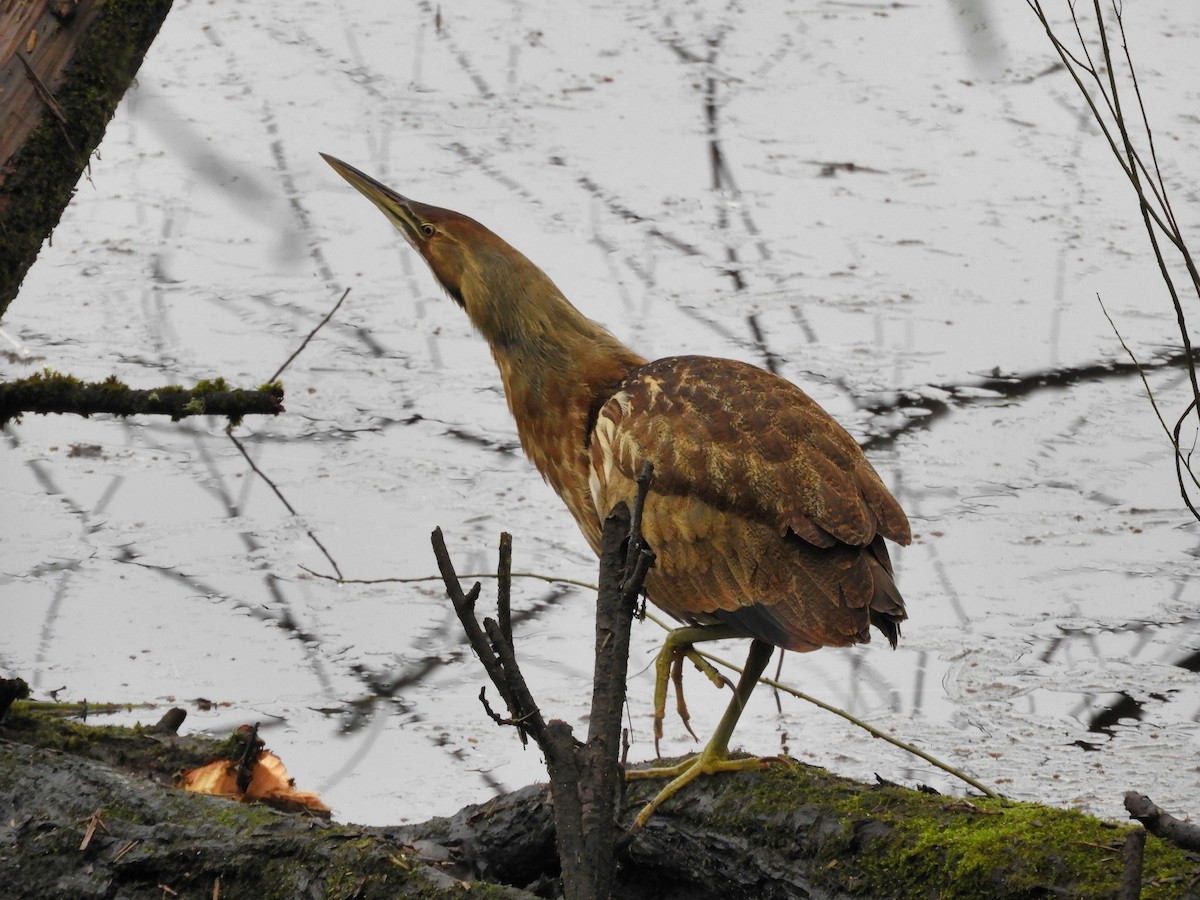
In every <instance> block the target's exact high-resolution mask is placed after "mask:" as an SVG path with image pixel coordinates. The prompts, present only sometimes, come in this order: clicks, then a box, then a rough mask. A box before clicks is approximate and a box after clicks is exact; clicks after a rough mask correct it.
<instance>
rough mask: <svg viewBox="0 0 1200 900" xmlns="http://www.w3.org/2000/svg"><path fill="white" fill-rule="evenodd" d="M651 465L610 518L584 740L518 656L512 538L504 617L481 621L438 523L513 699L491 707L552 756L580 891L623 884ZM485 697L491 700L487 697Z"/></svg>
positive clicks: (479, 649) (561, 847)
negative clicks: (630, 702)
mask: <svg viewBox="0 0 1200 900" xmlns="http://www.w3.org/2000/svg"><path fill="white" fill-rule="evenodd" d="M651 471H652V470H651V468H650V466H649V464H647V465H646V467H645V468H644V469H643V471H642V474H641V475H640V476H639V478H638V496H637V499H636V500H635V502H634V508H633V511H632V513H631V512H630V511H629V509H628V508H627V507H626V506H625V504H623V503H621V504H618V506H617V507H616V509H614V510H613V512H612V513H611V514H610V515H609V516H608V518H607V519H606V520H605V522H604V530H603V535H602V544H601V555H600V587H599V591H598V594H597V601H596V669H595V676H594V680H593V689H592V706H591V716H590V720H589V729H588V738H587V742H586V743H582V744H581V743H580V742H579V741H577V740H576V739H575V737H574V734H573V733H572V730H571V728H570V726H569V725H567V724H566V723H565V722H563V721H560V720H557V719H555V720H551V721H549V722H547V721H546V720H545V718H544V717H543V715H542V712H541V710H540V709H539V708H538V705H537V702H536V701H535V700H534V698H533V695H532V693H531V692H530V690H529V686H528V684H527V683H526V681H525V678H524V676H523V675H522V673H521V670H520V667H519V666H518V665H517V660H516V652H515V649H514V647H513V637H512V618H511V612H510V610H509V590H510V588H509V578H510V571H511V559H512V557H511V552H512V551H511V538H510V537H509V536H508V535H503V536H502V537H501V551H500V553H501V561H500V589H499V592H498V593H499V621H498V622H497V621H496V620H494V619H490V618H486V619H484V620H483V623H482V625H481V624H480V623H479V621H478V619H477V618H476V616H475V608H474V607H475V601H476V599H477V598H478V596H479V592H480V585H479V583H478V582H476V583H475V585H474V587H472V588H471V590H470V591H468V592H465V593H464V591H463V589H462V585H461V584H460V583H459V581H458V577H457V575H456V574H455V572H454V565H453V562H452V561H451V560H450V556H449V553H448V551H447V550H446V545H445V540H444V539H443V537H442V532H441V529H440V528H439V529H435V530H434V532H433V538H432V540H433V548H434V555H435V556H436V557H437V561H438V568H439V570H440V571H441V573H442V577H443V580H444V581H445V584H446V592H447V594H448V595H449V597H450V601H451V603H453V604H454V609H455V612H456V613H458V617H459V621H460V622H462V625H463V630H464V631H465V632H466V635H467V640H468V641H469V642H470V644H471V648H472V649H473V650H474V651H475V655H476V656H478V657H479V659H480V661H481V662H482V663H483V667H484V669H485V670H486V671H487V673H488V677H489V678H490V679H491V681H492V683H493V684H494V685H495V686H496V689H497V690H498V691H499V692H500V695H501V696H502V697H503V698H504V702H505V703H506V704H507V705H508V710H509V719H507V720H504V719H501V718H500V717H499V716H498V715H497V714H496V713H494V712H492V711H491V710H490V709H488V714H489V715H490V716H491V717H492V718H493V719H494V720H495V721H498V722H501V723H503V724H512V725H514V726H515V727H517V728H518V729H519V731H520V732H521V734H522V737H523V738H524V736H525V735H528V736H530V737H532V738H533V740H534V741H535V742H536V743H537V745H538V747H539V748H540V749H541V751H542V753H543V754H544V755H545V758H546V768H547V770H548V771H549V775H550V790H551V795H552V798H553V808H554V824H555V831H556V842H557V845H558V855H559V860H560V863H561V870H562V881H563V889H564V891H565V896H566V897H568V898H573V900H606V898H608V897H610V896H611V895H612V891H613V886H614V884H615V877H616V863H615V859H616V856H615V847H616V838H617V833H618V827H617V812H618V810H619V809H620V804H619V798H620V795H621V793H622V792H623V788H624V783H625V782H624V779H623V778H622V773H621V766H620V761H619V758H618V754H619V751H620V746H621V711H622V709H623V707H624V704H625V678H626V669H627V667H628V660H629V633H630V625H631V622H632V620H633V613H634V609H635V607H636V604H637V598H638V596H639V595H640V593H641V589H642V580H643V579H644V578H645V575H646V572H647V571H648V570H649V568H650V566H651V565H653V561H654V555H653V553H652V552H651V551H650V549H649V547H648V546H647V545H646V544H645V541H644V540H643V538H642V536H641V533H640V529H639V524H640V522H641V511H642V507H643V505H644V503H645V498H646V493H647V491H648V490H649V485H650V480H651ZM480 699H481V700H483V695H482V693H481V695H480ZM484 705H485V709H486V708H487V704H486V702H485V704H484Z"/></svg>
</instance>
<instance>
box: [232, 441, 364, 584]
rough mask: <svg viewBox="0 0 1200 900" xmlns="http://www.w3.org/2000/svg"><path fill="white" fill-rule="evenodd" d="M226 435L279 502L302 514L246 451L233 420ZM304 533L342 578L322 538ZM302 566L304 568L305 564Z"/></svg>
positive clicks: (311, 532)
mask: <svg viewBox="0 0 1200 900" xmlns="http://www.w3.org/2000/svg"><path fill="white" fill-rule="evenodd" d="M225 436H226V437H228V438H229V439H230V440H231V441H233V446H235V447H237V448H238V452H239V453H241V454H242V457H243V458H244V459H245V460H246V465H248V466H249V467H250V470H251V471H252V472H253V473H254V474H255V475H257V476H258V477H259V478H261V479H262V480H263V482H264V483H265V484H266V485H267V487H269V488H270V489H271V490H272V492H274V494H275V496H276V497H278V498H279V502H280V503H282V504H283V506H284V508H285V509H286V510H287V511H288V512H289V513H291V514H292V515H293V516H297V517H299V515H300V514H299V513H298V512H296V508H295V507H294V506H292V504H291V503H289V502H288V499H287V497H285V496H284V495H283V491H281V490H280V489H279V488H278V486H277V485H276V484H275V482H273V481H272V480H271V479H270V478H268V477H267V473H266V472H264V471H263V470H262V469H260V468H259V467H258V466H257V464H255V462H254V460H253V459H252V458H251V457H250V454H249V453H248V452H247V451H246V447H245V445H244V444H242V442H241V441H239V440H238V439H237V437H236V436H234V433H233V423H232V422H230V423H229V424H228V425H226V426H225ZM304 533H305V534H306V535H308V539H309V540H310V541H312V542H313V544H315V545H316V548H317V549H318V550H320V551H321V555H322V556H324V557H325V559H327V560H328V561H329V565H331V566H333V571H335V572H337V577H338V578H339V579H340V578H341V577H342V570H341V569H340V568H339V567H338V564H337V560H335V559H334V558H333V556H332V555H331V554H330V552H329V551H328V550H327V549H325V545H324V544H322V543H321V539H320V538H318V537H317V536H316V534H315V533H314V532H313V531H312V530H311V529H307V530H305V532H304ZM301 568H303V566H302V567H301Z"/></svg>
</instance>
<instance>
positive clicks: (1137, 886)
mask: <svg viewBox="0 0 1200 900" xmlns="http://www.w3.org/2000/svg"><path fill="white" fill-rule="evenodd" d="M1145 850H1146V830H1145V829H1144V828H1135V829H1134V830H1133V831H1131V832H1129V834H1128V835H1127V836H1126V838H1125V849H1124V850H1122V851H1121V857H1122V859H1123V861H1124V864H1125V865H1124V871H1123V872H1122V873H1121V886H1120V888H1118V889H1117V900H1138V898H1139V897H1141V896H1142V855H1143V853H1144V852H1145Z"/></svg>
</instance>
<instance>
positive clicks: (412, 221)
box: [321, 153, 565, 346]
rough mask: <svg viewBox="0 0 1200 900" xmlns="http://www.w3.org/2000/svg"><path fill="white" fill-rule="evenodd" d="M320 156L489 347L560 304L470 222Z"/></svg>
mask: <svg viewBox="0 0 1200 900" xmlns="http://www.w3.org/2000/svg"><path fill="white" fill-rule="evenodd" d="M321 156H322V157H323V158H324V159H325V161H326V162H327V163H329V165H331V166H333V169H334V171H336V172H337V173H338V174H339V175H341V176H342V177H343V178H345V179H346V180H347V181H348V182H350V184H351V185H353V186H354V187H355V188H356V189H357V190H358V191H359V193H361V194H362V195H363V196H365V197H366V198H367V199H368V200H370V201H371V202H372V203H374V204H375V205H376V206H377V207H379V209H380V211H381V212H382V213H383V214H384V215H385V216H387V219H388V221H389V222H391V223H392V224H393V225H394V226H395V227H396V229H397V230H398V231H399V232H400V233H401V234H402V235H404V239H405V240H406V241H408V243H409V244H410V245H411V246H412V248H413V249H414V250H416V251H417V253H419V254H421V258H422V259H424V260H425V262H426V263H427V264H428V265H429V268H430V270H431V271H432V272H433V275H434V277H435V278H436V279H437V280H438V282H439V283H440V284H441V285H442V287H443V288H444V289H445V291H446V293H447V294H449V295H450V296H451V297H452V298H453V299H454V300H455V302H457V303H458V304H459V306H461V307H463V309H465V310H466V312H467V315H468V317H469V318H470V319H471V321H472V322H473V323H474V324H475V326H476V327H477V328H479V329H480V331H482V332H483V333H484V335H485V336H486V337H487V338H488V340H489V341H492V342H493V346H494V345H495V343H494V342H496V341H500V342H504V341H505V340H506V338H508V337H510V335H509V332H511V331H512V329H513V328H514V327H518V326H520V325H521V324H522V323H521V322H520V319H521V318H523V317H528V316H529V315H530V313H531V312H532V308H533V307H536V306H537V305H538V301H539V300H540V299H543V298H546V299H548V298H550V297H556V298H561V296H562V295H561V294H560V293H559V292H558V289H557V288H556V287H555V286H554V284H553V283H552V282H551V281H550V279H549V278H548V277H546V275H545V274H544V273H543V272H542V271H541V270H540V269H538V268H537V266H535V265H534V264H533V263H531V262H530V261H529V260H528V259H526V258H525V257H524V256H523V255H522V254H521V253H520V252H518V251H517V250H516V249H514V248H513V247H511V246H510V245H509V244H507V243H506V242H505V241H503V240H501V239H500V238H499V237H497V236H496V235H495V234H493V233H492V232H491V231H489V230H488V229H487V228H484V227H483V226H482V225H480V224H479V223H478V222H476V221H475V220H474V219H472V218H470V217H469V216H464V215H462V214H461V213H457V212H454V211H453V210H449V209H439V208H438V207H436V206H429V205H428V204H425V203H418V202H417V201H415V200H409V199H408V198H407V197H405V196H403V195H401V194H399V193H397V192H396V191H393V190H392V189H391V188H389V187H387V186H386V185H384V184H381V183H380V182H378V181H376V180H375V179H374V178H372V177H371V176H369V175H367V174H365V173H363V172H360V171H359V170H358V169H356V168H354V167H353V166H351V165H347V164H346V163H344V162H342V161H341V160H340V159H335V158H334V157H332V156H328V155H326V154H324V153H322V154H321ZM563 302H564V303H565V301H563ZM535 318H541V316H535ZM525 324H528V323H525Z"/></svg>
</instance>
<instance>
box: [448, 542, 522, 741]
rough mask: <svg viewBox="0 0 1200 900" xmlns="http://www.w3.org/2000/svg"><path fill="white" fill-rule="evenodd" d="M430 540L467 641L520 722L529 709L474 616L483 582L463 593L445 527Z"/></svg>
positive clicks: (511, 712)
mask: <svg viewBox="0 0 1200 900" xmlns="http://www.w3.org/2000/svg"><path fill="white" fill-rule="evenodd" d="M430 539H431V541H432V543H433V555H434V556H435V557H436V558H437V564H438V571H440V572H441V573H442V581H443V582H444V583H445V585H446V594H447V595H448V596H449V597H450V602H451V603H452V604H454V611H455V613H457V614H458V621H459V622H460V623H462V627H463V631H464V632H465V633H466V635H467V641H468V643H470V645H471V649H472V650H474V651H475V655H476V656H477V657H479V661H480V662H481V663H483V668H484V671H486V672H487V676H488V678H489V679H490V680H491V682H492V684H494V685H495V686H496V690H498V691H499V692H500V696H501V697H502V698H503V699H504V704H505V706H507V707H508V712H509V715H510V716H511V717H512V720H513V722H514V723H521V721H522V716H523V713H527V712H528V710H525V711H522V710H521V708H520V706H519V705H518V704H517V700H516V697H515V696H514V694H513V690H512V687H511V685H509V683H508V681H507V679H506V678H505V675H504V671H503V669H502V667H501V665H500V660H499V659H498V658H497V656H496V651H495V650H493V649H492V644H491V641H490V640H489V639H488V636H487V634H486V633H485V632H484V630H483V627H482V626H481V625H480V624H479V621H478V620H477V619H476V618H475V601H476V600H477V599H479V591H480V589H481V588H480V584H479V582H478V581H477V582H475V584H474V586H473V587H472V588H471V590H470V591H469V592H467V593H463V589H462V585H461V584H459V581H458V573H457V572H455V571H454V563H453V562H452V561H451V560H450V552H449V551H448V550H447V549H446V540H445V538H444V537H443V536H442V529H441V528H435V529H433V534H432V535H431V538H430ZM520 727H521V728H522V731H525V730H526V726H525V725H520Z"/></svg>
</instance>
